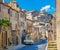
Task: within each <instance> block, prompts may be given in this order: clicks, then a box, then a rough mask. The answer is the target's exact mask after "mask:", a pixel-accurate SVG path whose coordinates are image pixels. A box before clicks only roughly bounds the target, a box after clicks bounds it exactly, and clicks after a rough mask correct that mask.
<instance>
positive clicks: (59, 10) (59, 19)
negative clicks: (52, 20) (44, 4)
mask: <svg viewBox="0 0 60 50" xmlns="http://www.w3.org/2000/svg"><path fill="white" fill-rule="evenodd" d="M59 5H60V0H56V31H57V34H56V38H57V40H56V41H57V48H58V49H57V50H60V6H59Z"/></svg>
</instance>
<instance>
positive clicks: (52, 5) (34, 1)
mask: <svg viewBox="0 0 60 50" xmlns="http://www.w3.org/2000/svg"><path fill="white" fill-rule="evenodd" d="M10 1H11V0H5V2H10ZM16 1H17V2H18V4H19V7H20V8H22V9H24V10H28V11H33V10H37V11H39V12H41V11H42V10H46V12H48V13H50V14H54V13H55V11H56V0H16Z"/></svg>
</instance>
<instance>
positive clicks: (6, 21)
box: [2, 19, 10, 26]
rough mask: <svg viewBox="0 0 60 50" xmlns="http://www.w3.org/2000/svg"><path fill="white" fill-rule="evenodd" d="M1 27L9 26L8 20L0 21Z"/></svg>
mask: <svg viewBox="0 0 60 50" xmlns="http://www.w3.org/2000/svg"><path fill="white" fill-rule="evenodd" d="M2 25H3V26H9V25H10V22H9V21H8V20H4V19H2Z"/></svg>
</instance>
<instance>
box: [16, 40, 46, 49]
mask: <svg viewBox="0 0 60 50" xmlns="http://www.w3.org/2000/svg"><path fill="white" fill-rule="evenodd" d="M46 47H47V41H46V40H40V41H39V42H37V43H35V44H33V45H27V46H24V47H22V48H18V49H17V50H47V49H46Z"/></svg>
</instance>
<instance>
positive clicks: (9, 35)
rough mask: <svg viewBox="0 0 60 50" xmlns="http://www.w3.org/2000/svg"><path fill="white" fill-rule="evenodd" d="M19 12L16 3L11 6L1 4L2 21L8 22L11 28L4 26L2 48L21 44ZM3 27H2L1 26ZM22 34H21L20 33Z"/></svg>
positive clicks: (0, 16) (0, 34)
mask: <svg viewBox="0 0 60 50" xmlns="http://www.w3.org/2000/svg"><path fill="white" fill-rule="evenodd" d="M19 12H20V9H19V8H18V7H17V3H16V2H13V1H12V2H10V3H9V4H6V3H3V2H0V19H4V20H8V21H9V23H10V25H9V26H2V29H1V32H0V47H3V48H4V47H8V46H10V45H11V44H13V45H18V44H19V43H20V36H19V34H18V31H19V20H18V19H19ZM0 26H1V25H0ZM19 33H20V32H19Z"/></svg>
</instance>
